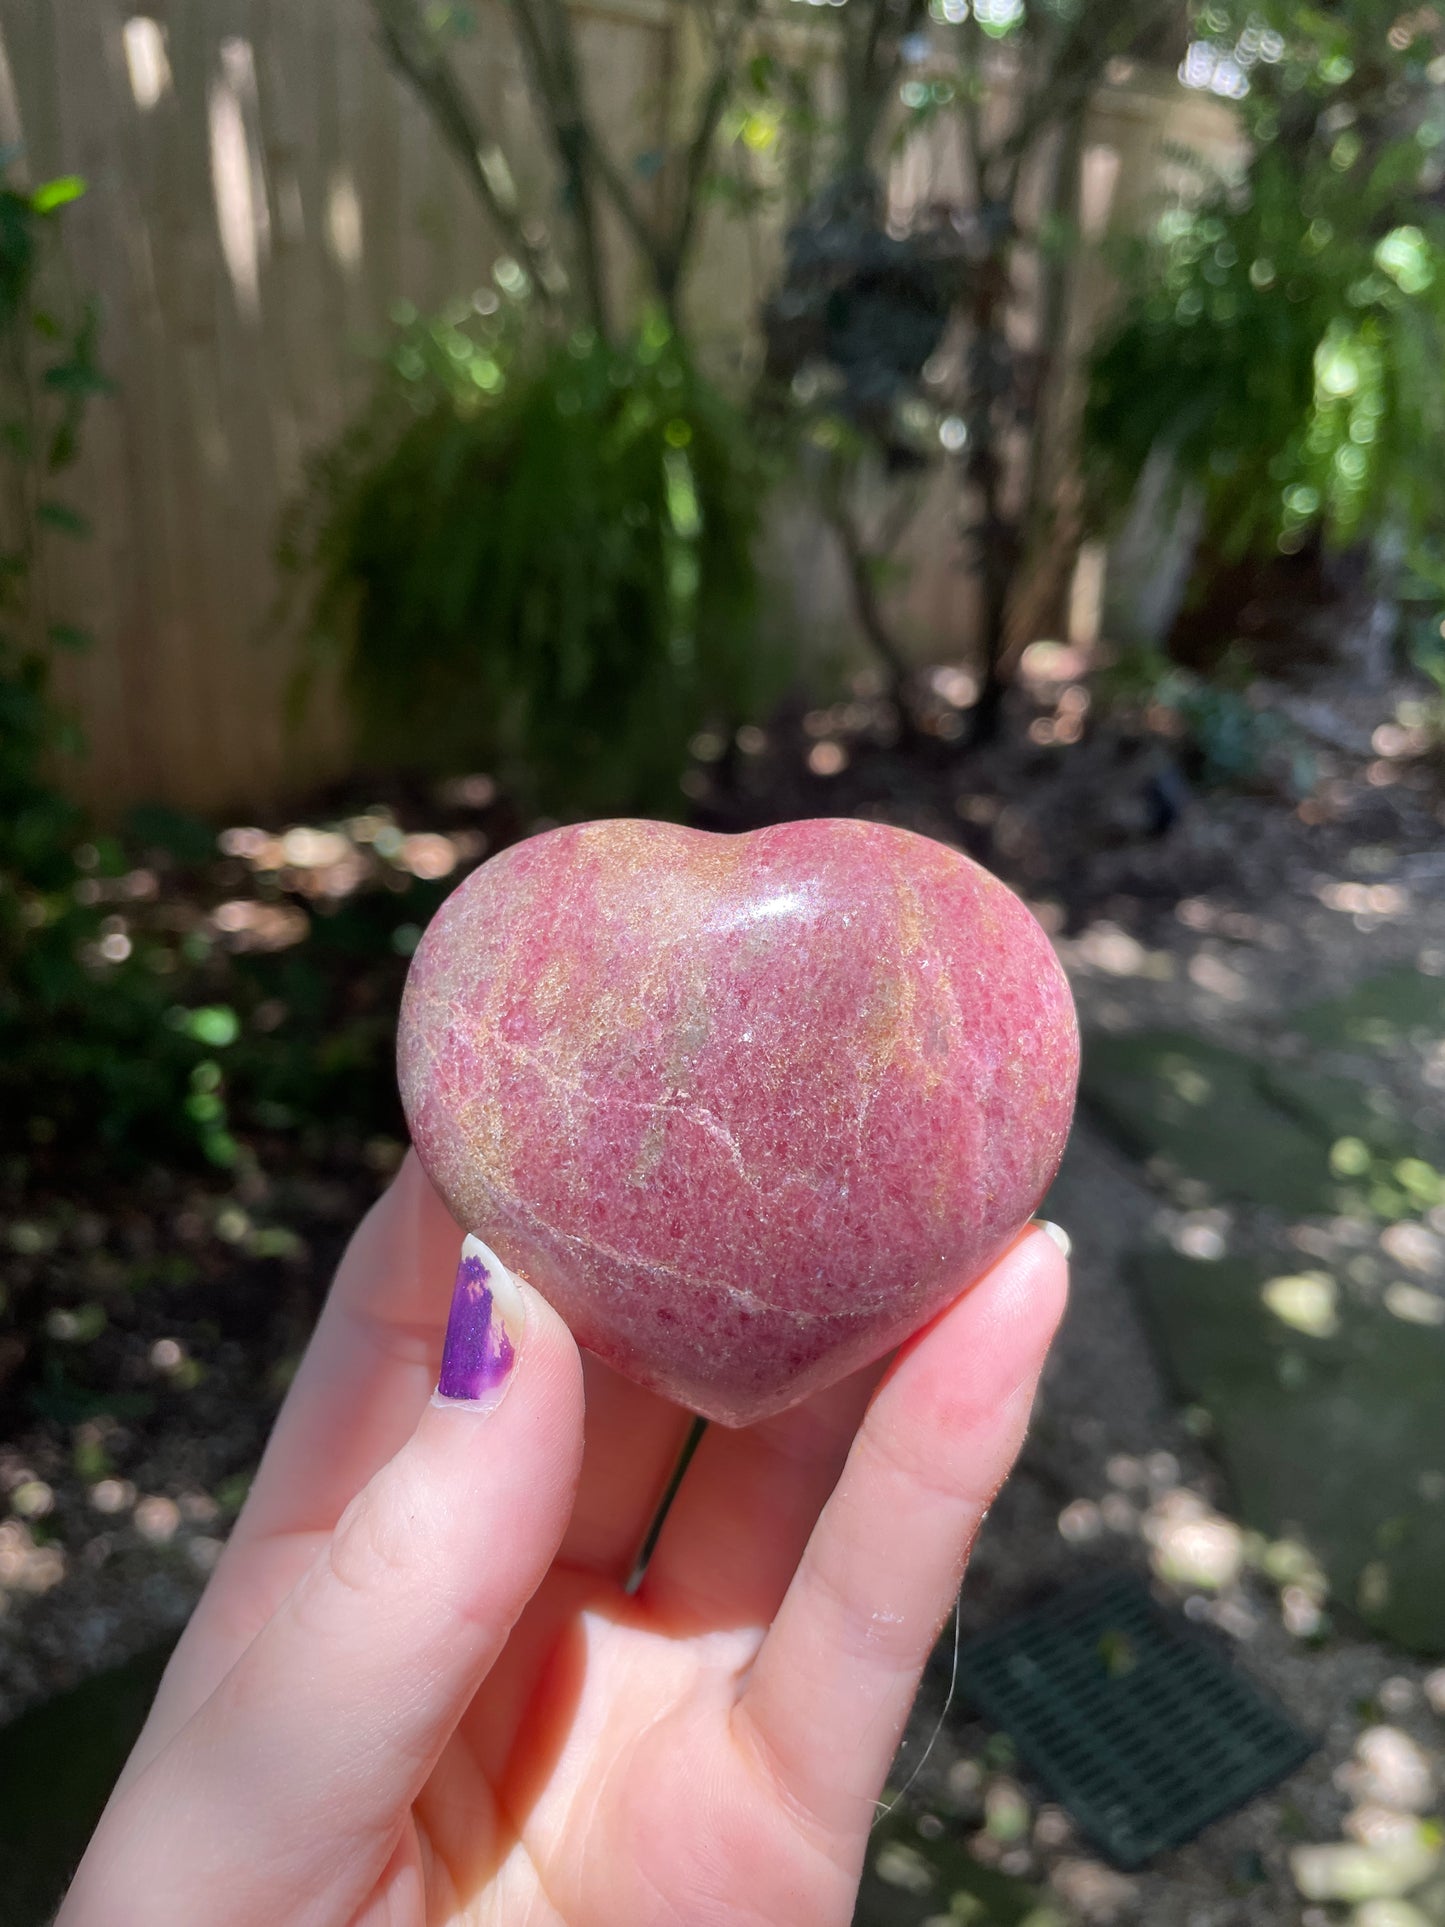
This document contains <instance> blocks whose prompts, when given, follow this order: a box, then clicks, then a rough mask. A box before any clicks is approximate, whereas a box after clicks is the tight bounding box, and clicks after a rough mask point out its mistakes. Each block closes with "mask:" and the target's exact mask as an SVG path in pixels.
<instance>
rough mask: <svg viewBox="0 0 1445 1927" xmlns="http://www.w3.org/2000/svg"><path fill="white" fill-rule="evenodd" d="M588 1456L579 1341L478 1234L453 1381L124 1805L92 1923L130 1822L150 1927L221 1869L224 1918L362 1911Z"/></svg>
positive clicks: (471, 1251)
mask: <svg viewBox="0 0 1445 1927" xmlns="http://www.w3.org/2000/svg"><path fill="white" fill-rule="evenodd" d="M581 1451H582V1374H581V1364H580V1360H579V1359H578V1356H577V1350H576V1347H575V1345H574V1344H573V1342H572V1338H571V1335H570V1333H569V1332H568V1331H567V1328H566V1326H565V1325H564V1324H563V1323H562V1321H561V1319H560V1318H558V1316H557V1314H556V1313H555V1312H554V1311H552V1310H551V1308H550V1307H549V1306H548V1305H547V1304H546V1302H545V1301H544V1300H543V1299H542V1298H541V1297H539V1296H538V1294H537V1293H536V1292H535V1291H533V1290H532V1289H531V1287H530V1286H528V1285H526V1284H524V1283H522V1282H521V1281H520V1280H518V1279H516V1278H514V1277H513V1276H512V1275H511V1274H510V1273H509V1272H508V1271H507V1270H506V1269H505V1267H504V1266H502V1264H501V1263H500V1261H499V1260H498V1259H496V1258H495V1256H494V1255H493V1254H492V1253H491V1252H490V1251H488V1250H487V1249H486V1247H485V1246H484V1245H481V1244H480V1243H479V1242H478V1241H477V1240H476V1239H474V1238H469V1239H468V1240H467V1241H466V1244H465V1245H464V1246H463V1257H462V1264H461V1268H460V1270H459V1272H458V1276H457V1288H456V1296H455V1298H454V1300H453V1305H452V1313H451V1319H450V1322H449V1324H448V1327H447V1341H446V1349H445V1353H444V1356H443V1360H442V1372H441V1384H440V1387H439V1389H438V1392H437V1393H436V1395H435V1396H434V1397H433V1399H432V1402H431V1404H430V1405H429V1406H428V1407H427V1409H426V1411H425V1412H424V1413H423V1415H422V1419H421V1422H420V1424H419V1425H418V1426H417V1429H416V1431H415V1432H414V1433H413V1435H412V1437H411V1438H410V1439H409V1440H408V1442H407V1443H406V1444H405V1445H404V1446H403V1447H402V1449H401V1451H400V1452H398V1453H397V1455H396V1457H395V1458H393V1459H392V1460H391V1461H390V1463H389V1464H387V1465H385V1466H383V1467H382V1469H381V1470H380V1471H379V1472H378V1473H377V1474H376V1476H375V1477H374V1478H373V1479H372V1480H371V1482H370V1483H369V1484H368V1485H367V1486H365V1487H364V1488H363V1490H362V1491H361V1492H360V1493H359V1494H358V1496H357V1497H356V1498H355V1499H354V1500H353V1501H352V1503H351V1504H350V1505H349V1506H348V1507H347V1509H346V1511H345V1512H344V1513H343V1514H342V1517H341V1519H340V1521H339V1523H338V1524H337V1527H336V1530H335V1532H334V1533H333V1534H332V1536H331V1539H330V1540H329V1542H328V1543H327V1545H326V1546H325V1548H324V1549H323V1550H322V1552H321V1554H320V1555H319V1556H318V1558H317V1560H316V1562H315V1563H314V1565H313V1566H312V1567H311V1568H310V1569H309V1570H308V1571H307V1572H306V1573H305V1575H304V1576H303V1577H302V1579H301V1580H300V1581H299V1583H298V1584H297V1585H296V1587H295V1588H294V1590H293V1591H292V1592H291V1593H290V1594H289V1596H288V1597H287V1598H286V1599H285V1600H284V1601H283V1602H282V1604H281V1606H280V1607H279V1609H278V1610H277V1612H276V1614H275V1616H274V1618H273V1619H272V1620H271V1621H270V1622H269V1623H268V1624H267V1625H266V1626H265V1627H263V1629H262V1630H261V1632H260V1633H259V1634H258V1635H257V1636H256V1638H255V1639H254V1640H253V1641H252V1643H251V1645H250V1646H249V1647H248V1648H247V1649H246V1651H245V1652H244V1653H243V1654H242V1656H241V1658H240V1659H239V1660H238V1661H237V1662H236V1664H235V1665H234V1666H233V1667H232V1669H231V1671H230V1672H229V1673H228V1674H227V1675H226V1677H225V1678H224V1679H223V1680H222V1681H221V1683H220V1684H219V1686H217V1688H216V1689H215V1691H214V1692H213V1693H212V1695H211V1697H210V1698H209V1699H208V1700H207V1701H206V1702H205V1703H204V1705H202V1706H201V1707H200V1709H199V1710H198V1711H197V1713H196V1714H195V1715H194V1717H193V1718H192V1719H191V1720H190V1721H189V1722H188V1724H187V1725H186V1726H185V1727H183V1728H182V1729H181V1731H180V1732H179V1733H178V1734H177V1735H176V1737H175V1739H174V1740H173V1741H172V1742H171V1743H170V1745H169V1746H167V1747H166V1748H165V1749H164V1750H163V1751H162V1752H161V1753H160V1754H159V1755H158V1756H157V1757H156V1758H155V1760H154V1761H152V1763H151V1765H150V1766H149V1767H148V1768H146V1770H145V1771H144V1772H143V1773H142V1774H141V1775H140V1776H139V1777H138V1778H137V1779H136V1780H135V1781H133V1782H132V1783H130V1785H129V1786H127V1787H126V1788H125V1790H124V1791H123V1793H122V1794H121V1795H120V1797H119V1799H118V1800H117V1802H116V1809H117V1810H115V1811H113V1812H111V1813H107V1815H106V1816H105V1819H104V1820H103V1821H102V1824H101V1829H100V1832H99V1833H98V1834H97V1837H96V1842H95V1843H93V1845H92V1849H91V1854H89V1855H87V1859H86V1863H83V1864H82V1867H81V1870H80V1874H79V1876H78V1878H77V1881H76V1885H75V1887H74V1888H73V1889H72V1892H71V1906H72V1907H74V1908H75V1909H76V1911H75V1914H74V1918H75V1919H76V1920H77V1921H79V1920H83V1919H86V1918H88V1916H87V1914H86V1912H85V1907H84V1904H83V1902H84V1897H85V1890H86V1880H87V1870H88V1865H89V1863H90V1861H91V1859H92V1858H95V1859H96V1860H97V1862H98V1866H97V1872H98V1873H99V1871H100V1867H101V1865H104V1879H105V1886H106V1889H107V1891H108V1895H109V1898H110V1903H111V1904H112V1905H113V1898H114V1894H115V1892H116V1891H117V1887H116V1885H115V1868H114V1862H113V1858H112V1856H111V1854H109V1853H106V1854H97V1848H99V1847H100V1846H101V1845H102V1843H103V1841H104V1839H105V1836H106V1835H108V1834H109V1835H111V1836H112V1842H111V1844H112V1846H114V1844H115V1831H116V1830H117V1829H118V1830H119V1832H120V1838H121V1839H126V1838H129V1840H130V1841H131V1842H132V1847H133V1850H134V1849H136V1848H139V1849H140V1850H141V1851H142V1852H143V1853H144V1854H145V1858H146V1860H147V1874H146V1886H147V1888H148V1889H149V1892H148V1895H147V1908H148V1911H147V1912H146V1915H145V1918H146V1921H147V1923H150V1922H160V1921H169V1920H170V1919H172V1918H174V1919H177V1920H180V1919H182V1918H184V1919H187V1920H190V1919H194V1914H187V1913H186V1912H185V1907H186V1905H187V1904H189V1905H192V1906H193V1905H194V1900H195V1892H196V1889H195V1886H194V1884H193V1882H192V1881H190V1880H188V1879H187V1877H186V1874H185V1868H187V1867H189V1868H191V1869H192V1870H193V1872H200V1871H201V1870H203V1874H204V1880H205V1887H206V1892H207V1894H208V1896H209V1898H208V1902H207V1905H208V1912H207V1919H208V1921H211V1922H213V1923H221V1922H223V1921H229V1920H233V1919H234V1920H237V1921H240V1920H246V1921H252V1920H258V1919H263V1918H266V1917H268V1913H270V1914H274V1916H275V1917H276V1918H284V1919H290V1918H294V1917H295V1915H294V1913H293V1911H292V1910H293V1909H294V1908H295V1905H296V1901H297V1899H298V1897H299V1896H300V1895H301V1894H306V1895H310V1896H317V1897H319V1896H320V1895H322V1894H325V1896H326V1904H325V1907H324V1917H327V1918H342V1919H345V1918H349V1917H350V1914H351V1911H352V1910H353V1909H354V1908H355V1907H357V1906H359V1905H360V1904H361V1902H362V1900H364V1898H365V1897H366V1895H367V1894H368V1893H369V1892H370V1891H371V1888H372V1886H373V1885H374V1883H375V1881H376V1880H377V1878H378V1877H379V1876H380V1875H381V1873H382V1871H383V1870H384V1869H385V1868H386V1866H387V1862H388V1860H389V1858H390V1856H391V1854H392V1853H393V1851H394V1849H395V1847H396V1844H397V1840H398V1835H399V1830H400V1827H401V1823H402V1821H403V1819H404V1818H405V1815H406V1812H407V1809H408V1807H409V1805H410V1803H411V1801H412V1800H413V1799H414V1798H415V1797H416V1795H417V1794H418V1793H419V1792H420V1790H421V1788H422V1786H423V1784H424V1783H425V1781H426V1779H427V1776H428V1774H429V1773H430V1772H431V1770H432V1768H433V1766H434V1765H435V1763H436V1761H437V1759H438V1757H439V1755H440V1753H441V1751H442V1748H443V1747H444V1745H445V1744H446V1742H447V1740H448V1739H449V1738H450V1736H451V1734H452V1732H453V1730H454V1728H455V1727H456V1725H457V1722H458V1721H459V1719H460V1718H461V1716H462V1714H463V1713H464V1711H465V1710H466V1707H467V1705H468V1704H469V1702H470V1700H471V1698H472V1696H473V1694H474V1693H475V1692H476V1690H477V1688H478V1686H479V1685H480V1684H481V1682H482V1680H483V1679H484V1678H485V1677H486V1674H487V1672H488V1671H489V1669H490V1668H491V1666H492V1665H493V1663H494V1662H495V1660H496V1658H497V1656H498V1654H499V1653H500V1652H501V1650H502V1648H503V1646H504V1645H505V1644H506V1641H507V1638H508V1635H509V1634H510V1632H511V1629H512V1627H513V1626H514V1624H515V1623H516V1621H517V1619H518V1617H519V1615H520V1614H521V1612H522V1609H523V1607H524V1606H525V1605H526V1603H527V1601H528V1600H529V1599H530V1598H531V1596H532V1594H533V1592H534V1591H535V1590H536V1588H537V1586H538V1584H539V1583H540V1582H541V1580H542V1578H543V1576H544V1575H545V1573H546V1571H547V1568H548V1566H549V1565H550V1563H551V1560H552V1558H553V1555H554V1554H555V1552H556V1550H557V1546H558V1544H559V1543H560V1541H561V1537H562V1533H563V1531H564V1529H565V1527H566V1524H567V1520H568V1517H569V1514H570V1512H571V1506H572V1497H573V1493H574V1490H575V1487H576V1482H577V1475H578V1469H579V1466H580V1462H581ZM162 1816H164V1817H163V1818H162ZM158 1828H160V1829H162V1830H163V1831H164V1833H165V1835H166V1842H165V1852H164V1853H163V1854H162V1853H158V1852H155V1851H154V1849H155V1847H156V1844H157V1843H156V1840H155V1834H156V1831H157V1829H158ZM146 1834H150V1836H151V1842H150V1849H151V1850H150V1851H147V1850H146V1849H145V1848H143V1847H141V1842H142V1841H143V1840H144V1837H145V1835H146ZM106 1863H108V1864H106ZM157 1876H159V1879H158V1878H157ZM172 1876H174V1887H173V1888H172ZM158 1885H159V1886H161V1887H163V1888H165V1889H171V1890H172V1891H173V1892H174V1896H175V1905H176V1912H175V1913H174V1914H171V1913H169V1912H167V1911H165V1910H164V1907H162V1908H161V1909H160V1910H158V1909H157V1905H156V1903H157V1901H158V1900H159V1899H160V1897H161V1896H160V1894H159V1893H158V1892H157V1887H158ZM120 1891H125V1888H124V1885H122V1886H121V1887H120ZM93 1898H95V1899H96V1900H99V1898H100V1896H99V1893H98V1892H97V1894H96V1895H94V1896H93ZM78 1903H79V1904H78ZM333 1910H334V1911H333ZM71 1917H72V1916H71V1914H70V1912H69V1910H67V1913H66V1914H65V1915H63V1916H62V1920H68V1919H70V1918H71ZM98 1917H104V1918H105V1919H107V1920H114V1919H116V1916H115V1914H114V1913H113V1912H108V1913H104V1914H103V1916H98Z"/></svg>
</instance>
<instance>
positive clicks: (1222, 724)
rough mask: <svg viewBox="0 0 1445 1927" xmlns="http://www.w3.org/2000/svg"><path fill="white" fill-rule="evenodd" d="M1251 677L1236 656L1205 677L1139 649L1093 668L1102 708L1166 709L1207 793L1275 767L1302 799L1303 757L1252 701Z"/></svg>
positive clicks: (1306, 781)
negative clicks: (1282, 771)
mask: <svg viewBox="0 0 1445 1927" xmlns="http://www.w3.org/2000/svg"><path fill="white" fill-rule="evenodd" d="M1250 680H1251V679H1250V675H1249V671H1248V666H1247V664H1246V663H1245V662H1244V661H1243V660H1242V659H1241V658H1240V657H1238V656H1237V655H1234V654H1231V655H1229V656H1226V658H1225V660H1224V663H1223V664H1222V665H1221V668H1220V670H1219V672H1218V673H1217V675H1215V676H1214V677H1212V678H1206V677H1203V676H1198V675H1194V674H1193V673H1192V672H1191V671H1189V670H1187V669H1181V668H1180V667H1179V665H1178V664H1177V663H1172V662H1170V661H1169V659H1168V657H1167V656H1165V655H1164V654H1163V653H1162V652H1161V651H1159V650H1157V649H1153V648H1148V647H1142V648H1135V649H1128V650H1125V651H1123V652H1122V653H1121V654H1120V655H1119V656H1118V657H1117V659H1116V660H1115V661H1114V662H1113V663H1111V664H1110V665H1109V666H1108V667H1107V668H1106V669H1103V670H1101V671H1099V673H1098V674H1097V675H1096V676H1095V677H1094V679H1093V690H1094V694H1095V696H1096V698H1097V699H1098V701H1099V702H1100V703H1101V704H1102V705H1103V706H1105V707H1108V708H1116V709H1124V710H1130V711H1141V712H1142V711H1145V710H1149V709H1160V710H1166V711H1169V712H1170V713H1171V714H1172V715H1173V717H1174V718H1175V719H1176V721H1175V726H1176V728H1177V729H1178V730H1179V732H1180V733H1181V735H1182V737H1183V739H1184V742H1185V744H1186V745H1187V747H1188V752H1189V754H1188V761H1189V763H1190V765H1191V773H1192V774H1193V776H1194V777H1196V778H1197V780H1198V781H1199V782H1200V783H1201V784H1203V785H1204V787H1205V788H1207V789H1228V788H1238V787H1247V786H1248V785H1250V784H1252V783H1256V782H1258V781H1259V780H1260V779H1261V778H1262V777H1264V776H1265V774H1266V772H1267V771H1268V769H1269V767H1270V765H1271V764H1272V763H1273V764H1281V765H1282V766H1283V769H1284V773H1285V774H1286V776H1287V779H1288V782H1289V785H1290V787H1291V788H1293V789H1294V790H1295V791H1297V792H1299V793H1300V794H1303V793H1305V792H1306V791H1307V790H1308V789H1309V787H1310V784H1311V782H1312V781H1313V769H1312V767H1311V766H1310V763H1309V759H1308V757H1307V756H1306V755H1305V754H1304V752H1303V750H1302V748H1301V746H1300V745H1299V743H1298V742H1296V741H1295V740H1294V739H1293V738H1292V737H1291V735H1290V733H1289V732H1288V731H1287V729H1286V728H1285V726H1284V724H1283V722H1282V720H1281V718H1280V717H1279V716H1277V715H1275V714H1272V713H1271V712H1270V711H1268V710H1263V709H1259V708H1257V707H1256V706H1255V704H1254V703H1253V702H1251V700H1250V695H1249V690H1250Z"/></svg>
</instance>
